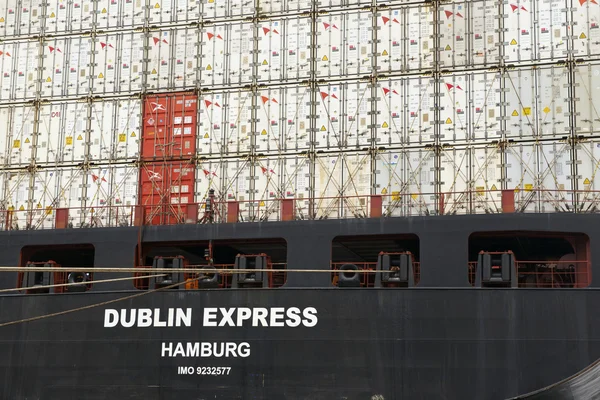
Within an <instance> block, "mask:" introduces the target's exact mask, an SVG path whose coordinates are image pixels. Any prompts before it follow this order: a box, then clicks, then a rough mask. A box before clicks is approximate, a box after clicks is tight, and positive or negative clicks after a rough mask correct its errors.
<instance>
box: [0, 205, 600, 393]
mask: <svg viewBox="0 0 600 400" xmlns="http://www.w3.org/2000/svg"><path fill="white" fill-rule="evenodd" d="M597 219H598V218H595V217H593V218H591V217H590V216H578V215H512V216H507V215H504V216H465V217H435V218H425V217H423V218H412V219H400V218H399V219H393V218H392V219H384V220H378V219H366V220H348V221H322V222H297V223H293V224H286V223H269V224H226V225H219V226H218V225H180V226H172V227H164V226H163V227H145V228H144V229H143V233H142V234H140V230H138V229H133V228H125V229H112V230H106V229H88V230H68V229H67V230H56V231H31V232H9V233H3V234H2V241H1V246H2V252H1V254H2V255H1V256H0V257H2V261H3V265H16V264H17V263H19V262H20V261H19V258H22V257H23V256H22V254H23V253H22V252H20V251H19V250H20V249H22V248H27V247H28V246H32V245H37V246H42V245H44V246H48V245H51V246H53V247H56V248H60V247H61V246H62V245H65V244H69V243H74V242H76V243H90V244H93V245H94V247H95V249H96V252H95V265H96V266H97V267H98V268H100V266H102V267H119V266H123V265H131V262H132V256H133V254H134V253H135V249H136V246H137V244H138V242H139V241H141V242H142V243H145V244H150V243H153V244H155V245H157V244H158V243H162V242H169V243H173V242H175V241H181V243H183V242H187V241H190V240H191V241H198V243H200V242H202V241H203V240H205V239H221V240H225V239H228V240H234V239H246V240H251V239H253V240H256V239H260V238H269V237H272V236H273V234H274V233H279V235H280V236H281V234H282V233H284V235H283V236H284V237H285V239H286V243H287V255H288V258H287V264H286V266H287V268H288V269H289V270H290V271H291V272H288V275H287V279H286V282H285V284H284V285H283V286H282V287H278V288H237V289H236V288H216V289H197V290H196V289H194V290H186V289H185V288H178V289H176V290H173V289H165V290H156V291H155V290H152V289H150V290H146V291H144V290H134V291H132V290H131V285H132V284H131V281H127V282H121V281H117V282H114V283H110V284H109V285H110V287H111V289H112V290H110V291H109V290H108V289H107V288H105V289H103V288H102V286H101V285H100V284H95V285H94V286H93V288H92V289H91V290H89V291H87V292H85V293H59V294H31V295H23V294H3V295H2V296H1V297H0V307H1V308H2V310H3V313H2V326H1V327H0V339H1V340H0V345H1V346H2V351H3V354H5V357H3V358H2V361H0V363H1V367H0V368H1V369H2V376H3V380H4V382H5V384H4V385H3V388H2V397H3V398H11V399H31V398H36V399H54V398H78V399H100V398H107V397H108V396H112V397H114V398H120V399H129V398H131V399H135V398H140V399H141V398H144V399H175V398H182V397H184V398H200V399H204V398H206V399H208V398H211V399H214V398H222V399H226V398H227V399H232V398H240V399H248V398H256V399H300V398H301V399H400V398H411V399H429V398H431V399H433V398H440V397H442V396H445V397H446V398H486V399H506V398H509V397H513V396H517V395H520V394H522V393H528V392H531V391H534V390H538V389H540V388H543V387H546V386H548V385H551V384H554V383H556V382H559V381H561V380H563V379H565V378H567V377H569V376H571V375H573V374H575V373H577V372H578V371H580V370H582V369H583V368H585V367H586V366H588V365H590V364H591V363H593V362H594V361H595V360H596V359H598V358H600V345H599V344H598V343H599V339H600V318H599V317H597V315H596V314H597V313H595V312H594V310H595V305H596V304H597V302H598V301H600V292H599V291H598V290H597V288H595V286H594V284H593V281H592V283H591V284H590V285H589V286H588V287H587V288H569V289H563V288H555V287H553V288H523V287H518V288H515V287H513V288H510V287H509V288H487V287H473V286H472V285H471V284H470V283H469V280H468V272H467V268H466V267H465V265H466V262H467V258H468V257H467V252H466V251H465V244H466V242H468V241H469V237H470V236H471V235H472V233H473V232H477V231H480V230H482V229H483V228H484V227H486V226H487V227H489V226H494V227H495V228H496V230H498V231H512V230H514V229H516V228H518V227H523V226H527V227H528V228H529V229H532V230H535V231H538V232H541V233H543V232H546V231H560V232H564V233H565V232H566V233H575V232H579V233H580V232H583V233H586V234H587V235H589V237H590V250H589V251H590V254H591V257H592V258H593V256H594V255H595V253H597V250H596V249H597V248H600V247H598V246H595V245H594V244H595V240H597V235H594V232H596V231H597V230H596V229H597V228H595V226H597V225H596V224H597V222H598V221H597ZM457 221H460V224H457ZM407 232H410V233H413V234H416V235H418V236H419V237H420V239H421V240H420V242H421V243H420V265H421V267H420V274H421V276H420V281H419V283H418V284H416V285H414V287H406V288H405V287H398V288H395V287H394V288H391V287H388V288H376V287H363V286H361V287H355V288H351V287H349V288H344V287H334V286H332V281H331V275H330V274H329V273H323V272H322V270H325V269H329V268H330V258H331V240H332V238H334V237H337V236H340V235H342V236H344V235H356V234H358V233H360V235H361V237H365V236H364V235H366V236H369V235H376V236H379V235H382V234H385V235H392V234H405V233H407ZM307 233H308V234H307ZM74 236H76V237H77V239H75V238H74ZM428 246H431V247H428ZM308 249H312V250H311V251H308ZM57 254H58V253H55V254H54V256H56V255H57ZM65 260H66V259H65ZM21 262H22V260H21ZM596 265H597V264H596ZM591 269H592V271H591V272H592V273H593V272H594V270H596V269H597V267H595V265H594V264H591ZM302 270H305V272H302ZM292 271H293V272H292ZM4 275H7V274H4ZM8 275H12V278H11V279H16V278H17V274H16V273H14V274H8ZM122 276H123V274H118V273H112V272H105V273H100V272H98V273H96V274H95V275H94V280H103V279H110V278H113V277H122ZM456 276H459V277H460V279H457V278H456ZM453 277H454V279H452V278H453ZM3 285H4V287H6V288H11V287H14V281H12V280H7V281H4V282H3ZM540 398H544V397H540ZM552 398H565V399H566V398H593V397H569V395H563V396H562V397H560V396H559V397H552Z"/></svg>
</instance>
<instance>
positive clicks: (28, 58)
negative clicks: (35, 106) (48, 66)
mask: <svg viewBox="0 0 600 400" xmlns="http://www.w3.org/2000/svg"><path fill="white" fill-rule="evenodd" d="M0 51H1V52H2V54H1V55H0V62H1V64H0V65H1V66H2V70H1V71H0V73H1V74H2V80H1V81H0V82H1V83H0V85H1V86H0V96H1V97H0V100H4V101H6V100H16V101H19V100H30V99H34V98H35V97H36V94H37V92H38V90H39V89H38V85H39V81H40V76H39V72H40V68H41V66H40V63H39V59H40V53H41V51H42V49H41V47H40V43H39V41H30V40H28V41H18V42H4V43H0Z"/></svg>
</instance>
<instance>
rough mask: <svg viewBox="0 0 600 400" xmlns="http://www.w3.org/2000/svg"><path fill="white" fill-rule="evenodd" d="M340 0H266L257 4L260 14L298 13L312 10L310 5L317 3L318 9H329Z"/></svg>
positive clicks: (338, 3) (340, 0)
mask: <svg viewBox="0 0 600 400" xmlns="http://www.w3.org/2000/svg"><path fill="white" fill-rule="evenodd" d="M341 2H342V0H322V1H316V2H314V3H313V2H312V1H310V0H283V1H278V0H266V1H261V2H259V4H258V7H257V9H258V11H259V12H260V14H261V15H269V14H286V13H299V12H303V11H304V12H305V11H310V10H312V5H313V4H316V5H318V8H319V9H329V8H330V7H335V6H338V5H340V4H341Z"/></svg>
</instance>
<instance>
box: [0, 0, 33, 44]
mask: <svg viewBox="0 0 600 400" xmlns="http://www.w3.org/2000/svg"><path fill="white" fill-rule="evenodd" d="M42 7H43V3H42V2H40V1H38V0H3V1H2V3H0V37H14V36H23V37H27V36H33V35H37V34H39V33H40V32H41V29H42V19H41V17H42Z"/></svg>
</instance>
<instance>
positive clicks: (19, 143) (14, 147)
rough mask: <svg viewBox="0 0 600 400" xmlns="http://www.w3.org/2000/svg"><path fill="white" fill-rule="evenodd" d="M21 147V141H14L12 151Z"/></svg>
mask: <svg viewBox="0 0 600 400" xmlns="http://www.w3.org/2000/svg"><path fill="white" fill-rule="evenodd" d="M20 147H21V141H20V140H18V139H17V140H14V141H13V149H18V148H20Z"/></svg>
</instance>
